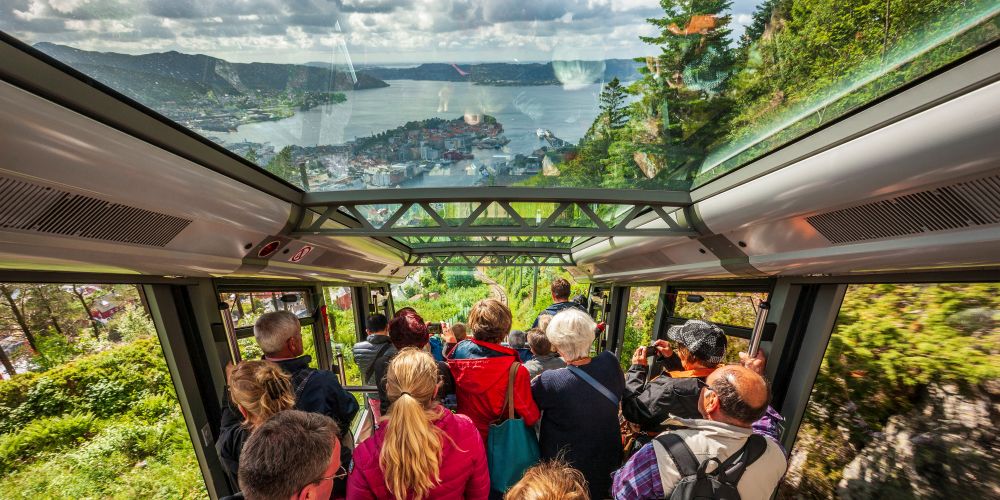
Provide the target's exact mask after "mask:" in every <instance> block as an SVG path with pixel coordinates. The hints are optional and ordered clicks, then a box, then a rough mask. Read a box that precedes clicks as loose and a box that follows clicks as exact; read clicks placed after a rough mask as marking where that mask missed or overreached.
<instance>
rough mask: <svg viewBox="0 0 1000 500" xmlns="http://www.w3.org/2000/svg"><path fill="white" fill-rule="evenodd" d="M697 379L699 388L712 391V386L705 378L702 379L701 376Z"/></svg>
mask: <svg viewBox="0 0 1000 500" xmlns="http://www.w3.org/2000/svg"><path fill="white" fill-rule="evenodd" d="M695 380H697V381H698V388H699V389H705V390H706V391H712V390H713V389H712V386H710V385H708V382H705V381H704V380H702V379H700V378H696V379H695ZM713 392H714V391H713Z"/></svg>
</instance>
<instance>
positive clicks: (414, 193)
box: [292, 188, 698, 253]
mask: <svg viewBox="0 0 1000 500" xmlns="http://www.w3.org/2000/svg"><path fill="white" fill-rule="evenodd" d="M341 195H344V196H341ZM463 201H464V202H475V203H478V205H477V206H476V208H475V209H473V210H472V211H471V212H470V213H469V214H468V215H467V216H465V217H463V218H462V219H461V220H460V221H453V222H449V221H448V220H446V219H445V218H444V217H443V216H442V215H441V214H440V213H439V209H437V208H435V207H434V204H438V203H454V202H463ZM517 202H540V203H555V204H557V206H556V208H555V210H553V211H552V213H550V214H549V215H548V216H546V217H545V219H544V220H540V221H539V222H537V223H535V224H531V223H529V222H528V221H527V220H525V218H524V217H523V216H522V215H521V214H519V213H518V212H517V210H516V209H514V207H513V206H512V205H511V203H517ZM385 203H395V204H398V207H397V208H396V209H395V210H394V211H393V212H392V214H391V215H389V217H388V218H387V219H386V220H385V221H384V222H382V223H378V222H373V221H371V220H369V218H368V217H366V216H365V214H364V213H363V210H361V209H359V208H360V207H362V206H365V205H372V204H385ZM494 203H495V204H496V205H498V206H499V207H501V208H502V209H503V211H504V212H505V213H506V215H507V217H509V218H510V220H511V221H512V224H487V225H475V222H476V220H477V219H478V218H479V217H480V216H481V215H483V213H484V212H485V211H486V209H487V208H488V207H489V206H491V205H492V204H494ZM595 203H607V204H614V205H619V206H626V207H627V209H626V211H625V212H624V214H623V215H622V216H620V217H619V218H618V219H617V220H615V221H612V222H610V223H609V222H606V221H604V220H603V219H602V218H601V217H600V216H599V215H597V214H596V213H595V212H594V210H593V209H592V208H591V205H592V204H595ZM303 204H304V205H305V206H306V207H309V208H311V209H312V210H307V211H306V212H305V213H304V214H303V217H302V218H301V219H300V221H299V224H298V225H297V227H296V229H295V230H294V231H293V232H292V236H307V235H330V236H374V237H379V236H381V237H394V238H395V237H428V238H433V237H436V236H444V237H462V236H479V237H481V236H490V237H540V238H561V237H614V236H683V237H694V236H698V232H697V231H696V230H695V229H694V228H692V227H690V226H683V225H681V224H680V223H678V222H677V221H676V220H674V219H673V218H672V217H670V215H669V214H668V213H667V210H665V209H668V208H678V207H687V206H690V204H691V202H690V197H689V195H688V193H687V192H682V191H655V192H645V191H632V190H602V189H571V188H550V189H532V188H468V189H462V190H458V191H456V190H454V188H440V189H438V188H434V189H414V190H411V189H392V190H378V191H377V192H350V193H332V192H331V193H307V194H306V195H305V196H304V198H303ZM414 206H418V207H420V208H422V209H423V210H424V212H426V213H427V215H428V216H430V220H424V221H422V222H430V223H431V225H422V226H407V225H400V224H399V223H400V221H401V219H402V218H403V216H404V215H405V214H406V213H407V212H408V211H409V210H410V209H411V208H413V207H414ZM570 208H575V209H577V210H578V211H579V213H582V214H583V215H585V216H586V218H587V219H588V221H589V222H590V223H591V224H592V225H591V226H589V227H565V226H560V225H559V224H558V221H559V217H560V216H561V215H562V214H564V213H565V212H566V211H567V210H569V209H570ZM317 209H322V213H320V212H319V210H317ZM345 213H346V214H350V215H351V216H352V217H353V218H354V219H356V220H357V222H358V224H357V225H345V224H343V223H341V224H327V222H328V221H330V220H333V219H334V218H337V217H338V216H341V215H343V214H345ZM641 215H645V217H644V220H643V221H641V222H646V221H648V220H649V218H653V219H656V218H658V219H660V220H662V221H663V222H664V223H665V224H666V227H663V228H640V227H637V226H638V224H637V222H640V221H637V218H638V217H639V216H641ZM338 222H341V221H338ZM496 242H497V243H500V242H501V241H500V240H496ZM456 243H459V244H462V243H460V242H456ZM496 246H498V247H503V248H511V245H496ZM564 251H565V252H567V253H568V252H569V249H566V250H564Z"/></svg>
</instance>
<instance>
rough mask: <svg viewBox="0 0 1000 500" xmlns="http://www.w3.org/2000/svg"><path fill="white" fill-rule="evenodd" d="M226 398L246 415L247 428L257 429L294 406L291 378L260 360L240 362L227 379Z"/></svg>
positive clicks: (268, 362)
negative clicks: (227, 396)
mask: <svg viewBox="0 0 1000 500" xmlns="http://www.w3.org/2000/svg"><path fill="white" fill-rule="evenodd" d="M229 397H230V398H231V399H232V400H233V403H236V404H237V405H239V406H240V408H243V410H245V411H246V412H247V422H246V424H247V426H248V427H250V428H251V429H254V428H256V427H259V426H260V425H261V424H263V423H264V422H266V421H267V419H269V418H271V417H272V416H274V415H275V414H277V413H278V412H281V411H284V410H290V409H292V408H293V407H294V406H295V392H294V390H293V389H292V378H291V377H290V376H289V375H288V374H287V373H285V371H284V370H282V369H281V367H279V366H278V365H276V364H274V363H272V362H270V361H263V360H253V361H241V362H240V363H239V364H237V365H236V368H233V373H232V375H230V376H229Z"/></svg>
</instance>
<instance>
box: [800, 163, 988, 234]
mask: <svg viewBox="0 0 1000 500" xmlns="http://www.w3.org/2000/svg"><path fill="white" fill-rule="evenodd" d="M806 221H808V222H809V224H811V225H812V226H813V227H814V228H816V230H817V231H819V233H820V234H822V235H823V236H824V237H826V239H828V240H830V242H832V243H849V242H852V241H864V240H875V239H881V238H891V237H894V236H906V235H908V234H919V233H927V232H930V231H944V230H947V229H961V228H964V227H974V226H984V225H987V224H997V223H1000V175H994V176H991V177H985V178H982V179H976V180H973V181H968V182H961V183H958V184H952V185H950V186H944V187H939V188H935V189H931V190H928V191H921V192H919V193H911V194H907V195H903V196H898V197H896V198H890V199H888V200H882V201H876V202H872V203H866V204H864V205H859V206H856V207H851V208H845V209H841V210H836V211H833V212H827V213H825V214H819V215H814V216H812V217H806Z"/></svg>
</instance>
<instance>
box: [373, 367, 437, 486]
mask: <svg viewBox="0 0 1000 500" xmlns="http://www.w3.org/2000/svg"><path fill="white" fill-rule="evenodd" d="M437 382H438V368H437V364H436V363H435V362H434V358H432V357H431V356H430V355H429V354H427V353H425V352H422V351H419V350H417V349H415V348H412V347H408V348H405V349H403V350H402V351H400V352H399V354H397V355H396V356H395V357H394V358H393V360H392V362H391V363H390V364H389V373H388V374H387V375H386V392H387V393H388V395H389V401H390V402H391V403H392V406H390V407H389V413H388V415H387V417H386V419H387V420H388V423H387V427H386V431H385V440H384V441H383V443H382V449H381V451H380V452H379V466H380V468H381V469H382V474H383V476H384V477H385V482H386V486H387V487H388V488H389V491H390V492H392V495H393V496H394V497H395V498H396V500H403V499H404V498H406V497H407V495H408V494H409V493H412V494H413V497H414V498H416V499H420V498H425V497H426V496H427V494H428V492H429V491H430V490H431V489H432V488H433V487H434V486H436V485H437V484H438V483H440V482H441V472H440V465H441V449H442V443H441V440H442V437H444V436H443V433H442V432H441V430H440V429H438V428H437V426H435V425H434V421H435V420H437V419H438V418H440V416H441V408H440V407H439V406H438V405H437V404H436V403H435V402H434V396H435V392H436V389H437Z"/></svg>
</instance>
